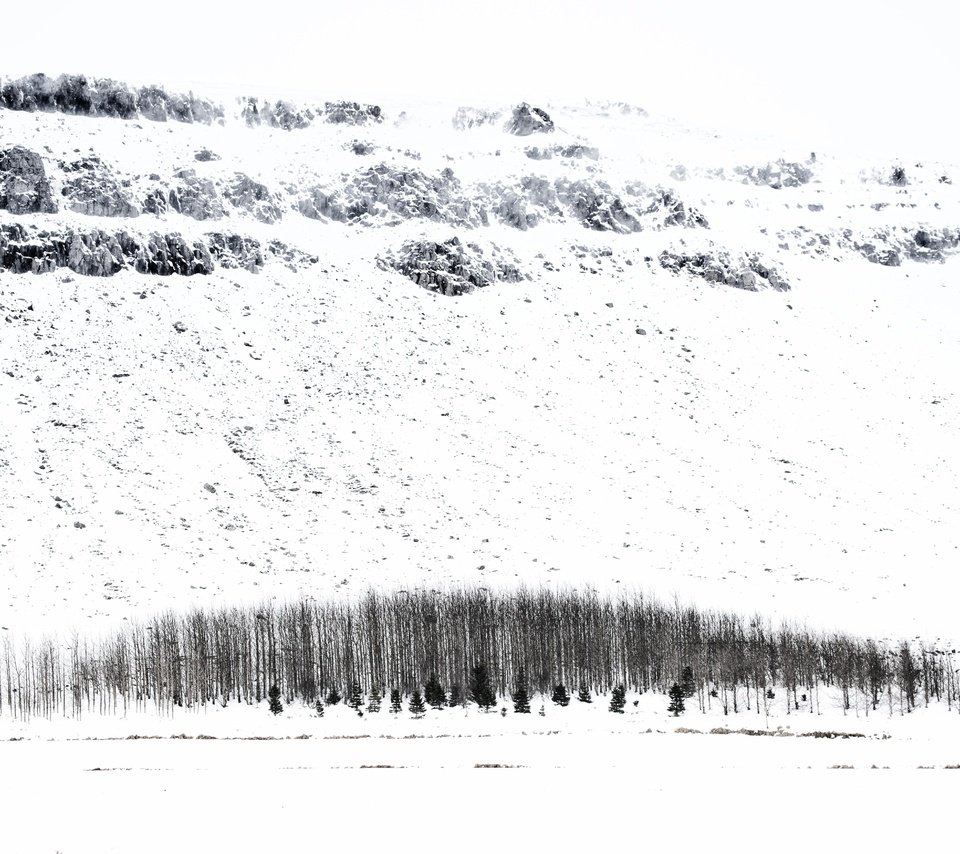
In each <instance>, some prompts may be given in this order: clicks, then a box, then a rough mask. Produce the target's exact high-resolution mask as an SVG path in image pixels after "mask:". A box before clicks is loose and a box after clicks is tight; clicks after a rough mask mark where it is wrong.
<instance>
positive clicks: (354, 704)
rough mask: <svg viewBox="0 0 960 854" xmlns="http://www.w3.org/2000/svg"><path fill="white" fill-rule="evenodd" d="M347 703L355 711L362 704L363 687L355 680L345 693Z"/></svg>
mask: <svg viewBox="0 0 960 854" xmlns="http://www.w3.org/2000/svg"><path fill="white" fill-rule="evenodd" d="M347 705H348V706H349V707H350V708H351V709H353V710H354V711H356V712H359V711H360V707H361V706H363V689H362V688H361V687H360V683H359V682H357V681H356V680H354V681H353V683H352V684H351V685H350V693H349V694H348V695H347Z"/></svg>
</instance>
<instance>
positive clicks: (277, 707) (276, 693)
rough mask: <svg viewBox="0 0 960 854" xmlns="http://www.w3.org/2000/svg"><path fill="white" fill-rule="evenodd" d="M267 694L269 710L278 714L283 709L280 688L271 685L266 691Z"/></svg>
mask: <svg viewBox="0 0 960 854" xmlns="http://www.w3.org/2000/svg"><path fill="white" fill-rule="evenodd" d="M267 696H268V697H269V698H270V711H271V712H273V713H274V714H275V715H279V714H280V712H282V711H283V703H281V702H280V689H279V688H278V687H277V686H276V685H271V686H270V690H269V691H267Z"/></svg>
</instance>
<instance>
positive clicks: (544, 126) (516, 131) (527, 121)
mask: <svg viewBox="0 0 960 854" xmlns="http://www.w3.org/2000/svg"><path fill="white" fill-rule="evenodd" d="M504 130H506V131H507V132H508V133H512V134H513V135H514V136H529V135H530V134H532V133H550V132H552V131H553V121H552V120H551V119H550V116H548V115H547V113H546V112H545V111H544V110H541V109H540V108H539V107H531V106H530V105H529V104H528V103H526V101H524V103H522V104H520V105H518V106H516V107H514V108H513V114H512V115H511V116H510V118H509V119H508V120H507V123H506V125H505V126H504Z"/></svg>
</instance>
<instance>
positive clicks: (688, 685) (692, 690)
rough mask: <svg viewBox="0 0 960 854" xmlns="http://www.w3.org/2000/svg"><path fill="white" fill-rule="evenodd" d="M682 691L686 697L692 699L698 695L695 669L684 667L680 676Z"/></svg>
mask: <svg viewBox="0 0 960 854" xmlns="http://www.w3.org/2000/svg"><path fill="white" fill-rule="evenodd" d="M680 689H681V690H682V691H683V696H684V697H692V696H693V695H694V694H696V693H697V684H696V682H694V681H693V668H692V667H690V666H689V665H688V666H687V667H684V668H683V672H682V673H681V674H680Z"/></svg>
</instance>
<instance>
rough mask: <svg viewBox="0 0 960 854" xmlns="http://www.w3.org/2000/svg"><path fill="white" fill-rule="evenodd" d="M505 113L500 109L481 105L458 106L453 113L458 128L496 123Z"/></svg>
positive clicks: (455, 126) (466, 128)
mask: <svg viewBox="0 0 960 854" xmlns="http://www.w3.org/2000/svg"><path fill="white" fill-rule="evenodd" d="M502 116H503V113H502V112H500V110H483V109H480V108H479V107H458V108H457V112H456V113H454V115H453V127H454V128H455V129H456V130H469V129H470V128H475V127H483V126H484V125H494V124H497V123H498V122H499V121H500V118H501V117H502Z"/></svg>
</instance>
